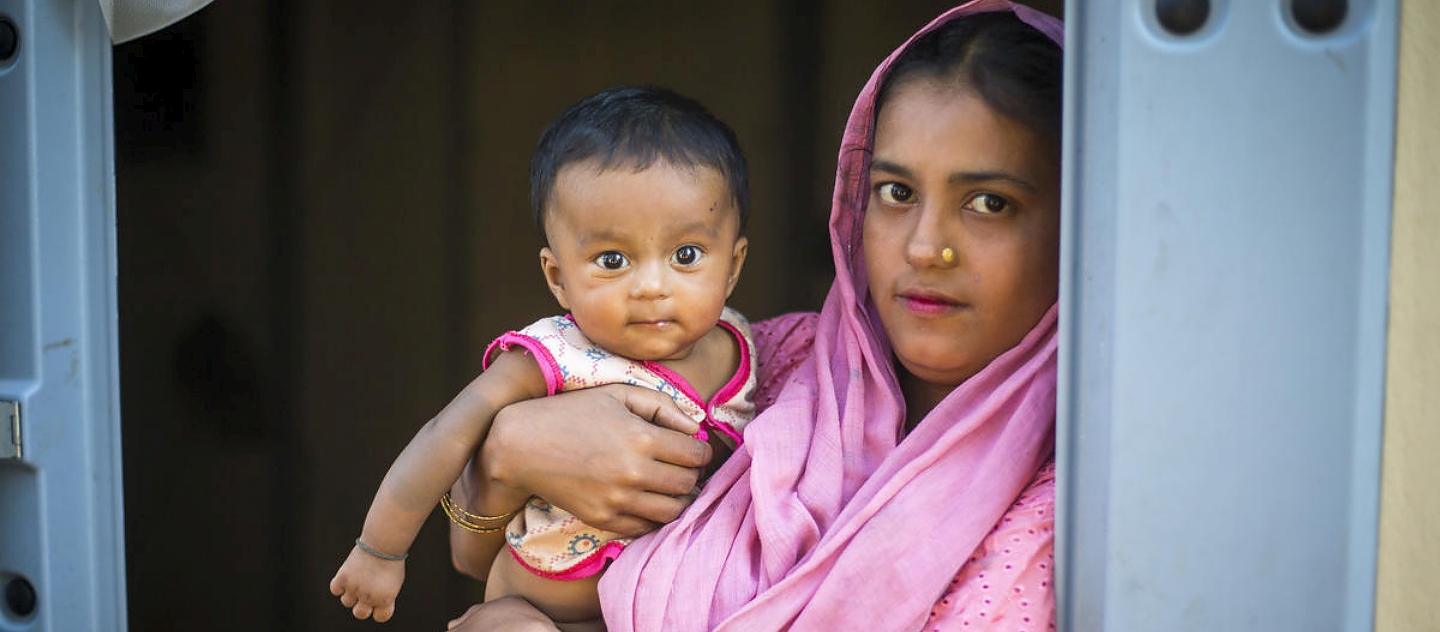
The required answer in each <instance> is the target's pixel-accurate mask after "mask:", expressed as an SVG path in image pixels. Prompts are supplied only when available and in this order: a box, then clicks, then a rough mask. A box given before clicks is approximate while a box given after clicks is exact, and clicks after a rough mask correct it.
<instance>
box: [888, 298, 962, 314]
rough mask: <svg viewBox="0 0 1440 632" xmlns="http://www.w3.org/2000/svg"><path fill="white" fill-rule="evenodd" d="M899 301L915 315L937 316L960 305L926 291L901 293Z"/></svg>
mask: <svg viewBox="0 0 1440 632" xmlns="http://www.w3.org/2000/svg"><path fill="white" fill-rule="evenodd" d="M900 302H901V303H902V304H903V305H904V306H905V310H906V311H908V312H910V313H911V314H914V315H916V316H938V315H941V314H944V313H947V312H950V311H952V310H954V309H956V308H958V307H960V303H959V302H957V301H955V300H953V299H950V298H947V297H944V296H939V295H936V294H926V293H912V294H901V295H900Z"/></svg>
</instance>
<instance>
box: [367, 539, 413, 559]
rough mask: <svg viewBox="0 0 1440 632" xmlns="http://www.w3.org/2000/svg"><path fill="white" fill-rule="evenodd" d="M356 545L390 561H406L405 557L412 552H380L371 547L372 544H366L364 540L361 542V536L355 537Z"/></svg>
mask: <svg viewBox="0 0 1440 632" xmlns="http://www.w3.org/2000/svg"><path fill="white" fill-rule="evenodd" d="M355 546H358V547H360V550H361V551H364V552H366V553H369V554H371V555H374V556H375V557H378V558H380V559H382V560H387V561H390V562H404V561H405V558H407V557H410V554H409V553H401V554H399V555H391V554H389V553H381V552H379V551H376V550H375V549H372V548H370V545H368V544H365V543H364V542H361V541H360V538H355Z"/></svg>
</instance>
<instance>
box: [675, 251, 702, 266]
mask: <svg viewBox="0 0 1440 632" xmlns="http://www.w3.org/2000/svg"><path fill="white" fill-rule="evenodd" d="M703 254H704V253H703V252H702V251H701V250H700V247H699V246H681V247H679V248H676V249H675V263H678V264H680V265H682V266H693V265H695V264H696V263H698V262H699V261H700V257H701V255H703Z"/></svg>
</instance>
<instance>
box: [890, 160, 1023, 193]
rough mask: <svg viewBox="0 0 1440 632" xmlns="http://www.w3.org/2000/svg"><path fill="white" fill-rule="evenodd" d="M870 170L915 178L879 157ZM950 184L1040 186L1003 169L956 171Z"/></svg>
mask: <svg viewBox="0 0 1440 632" xmlns="http://www.w3.org/2000/svg"><path fill="white" fill-rule="evenodd" d="M870 171H872V172H874V171H882V172H885V173H889V174H893V175H897V176H900V177H902V178H909V179H914V177H915V174H914V172H912V171H910V169H908V168H906V167H905V166H904V165H901V164H899V163H895V162H891V161H889V160H885V159H883V158H877V159H875V160H873V161H871V162H870ZM945 180H946V182H947V183H948V184H975V183H979V182H995V181H1002V182H1010V183H1012V184H1014V185H1016V186H1018V187H1021V188H1023V189H1025V190H1027V191H1035V190H1038V189H1039V188H1040V187H1039V186H1037V185H1036V184H1035V183H1034V182H1032V181H1030V180H1027V179H1025V178H1022V177H1020V176H1018V175H1015V174H1014V173H1011V172H1009V171H1003V170H992V171H956V172H954V173H952V174H950V177H948V178H946V179H945Z"/></svg>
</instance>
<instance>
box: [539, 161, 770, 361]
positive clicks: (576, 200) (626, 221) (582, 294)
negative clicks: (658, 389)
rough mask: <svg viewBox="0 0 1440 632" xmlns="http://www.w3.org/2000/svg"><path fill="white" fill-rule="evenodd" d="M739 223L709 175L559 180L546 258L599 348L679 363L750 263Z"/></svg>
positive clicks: (673, 171) (663, 171) (548, 276)
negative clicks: (742, 270)
mask: <svg viewBox="0 0 1440 632" xmlns="http://www.w3.org/2000/svg"><path fill="white" fill-rule="evenodd" d="M739 226H740V213H739V211H738V210H737V209H736V208H735V204H734V202H733V201H732V200H731V199H730V192H729V189H728V188H727V187H726V185H725V178H724V176H722V175H721V174H720V172H719V171H716V170H714V169H709V168H703V167H702V168H697V169H691V168H688V167H674V166H672V165H670V164H668V163H665V162H658V163H656V164H654V165H651V166H650V167H649V168H647V169H645V170H643V171H638V172H636V171H633V170H631V169H630V168H628V167H620V168H615V169H609V170H606V171H597V170H596V169H595V165H594V163H591V162H583V163H578V164H574V165H570V166H567V167H565V168H564V169H563V170H561V172H560V175H559V177H558V178H557V179H556V182H555V191H554V194H553V195H552V196H551V201H550V207H549V209H548V211H547V213H546V216H545V233H546V236H547V238H548V239H549V241H550V245H549V246H548V247H546V248H544V249H542V250H541V251H540V266H541V268H542V269H543V270H544V272H545V280H546V281H547V282H548V283H549V284H550V291H551V292H552V293H553V294H554V295H555V300H557V301H559V302H560V306H561V307H563V308H565V309H567V310H570V312H571V314H572V315H573V316H574V318H575V322H576V324H578V325H579V326H580V329H581V331H584V332H585V335H586V336H588V337H589V338H590V340H591V341H592V342H594V343H595V344H597V345H599V346H600V347H602V348H604V349H606V350H608V351H610V352H612V353H618V354H620V355H623V356H626V357H629V358H632V359H635V360H679V359H683V358H685V357H686V356H687V355H689V354H690V349H691V347H692V346H693V345H694V344H695V342H696V341H698V340H699V339H700V338H701V337H702V336H704V335H705V334H706V333H708V332H709V331H710V330H711V329H712V328H714V327H715V323H716V321H718V320H719V318H720V311H721V310H722V309H723V308H724V306H725V299H727V298H729V296H730V291H731V290H733V289H734V288H735V281H736V279H737V278H738V277H739V275H740V268H741V266H742V264H743V263H744V261H745V250H746V240H745V238H744V237H740V236H739Z"/></svg>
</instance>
